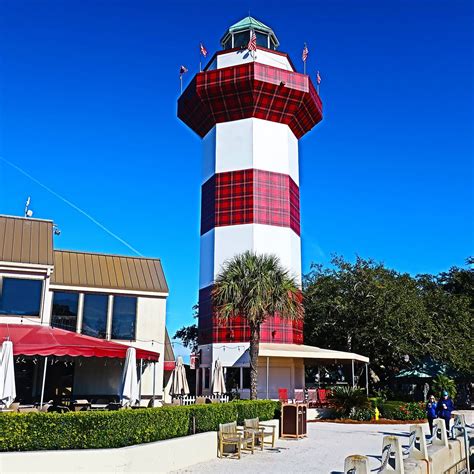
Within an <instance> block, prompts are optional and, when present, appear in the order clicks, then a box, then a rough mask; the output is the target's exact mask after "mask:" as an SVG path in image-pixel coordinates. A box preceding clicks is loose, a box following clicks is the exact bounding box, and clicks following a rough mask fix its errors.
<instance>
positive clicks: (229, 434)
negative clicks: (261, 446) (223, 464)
mask: <svg viewBox="0 0 474 474" xmlns="http://www.w3.org/2000/svg"><path fill="white" fill-rule="evenodd" d="M226 446H235V449H236V454H237V459H240V454H241V451H250V452H251V453H252V454H253V453H254V450H255V436H254V434H253V433H251V432H249V431H245V429H242V428H240V429H239V428H238V427H237V422H236V421H233V422H232V423H223V424H222V423H221V424H219V447H218V452H217V457H219V458H223V457H232V453H230V454H229V453H226V452H225V448H226Z"/></svg>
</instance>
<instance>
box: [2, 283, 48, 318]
mask: <svg viewBox="0 0 474 474" xmlns="http://www.w3.org/2000/svg"><path fill="white" fill-rule="evenodd" d="M42 290H43V281H42V280H26V279H23V278H1V277H0V314H8V315H14V316H39V315H40V308H41V292H42Z"/></svg>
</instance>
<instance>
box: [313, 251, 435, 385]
mask: <svg viewBox="0 0 474 474" xmlns="http://www.w3.org/2000/svg"><path fill="white" fill-rule="evenodd" d="M331 263H332V265H333V268H329V269H324V268H323V267H322V266H320V265H313V266H312V271H311V273H310V274H309V275H307V276H306V277H305V281H304V305H305V342H306V343H307V344H312V345H316V346H322V347H324V348H328V349H336V350H343V351H349V352H356V353H360V354H363V355H365V356H368V357H370V361H371V366H372V369H373V370H374V371H375V373H376V374H377V375H378V376H379V377H381V378H383V377H384V376H385V375H388V374H390V373H394V372H396V370H397V369H398V368H399V367H400V366H401V365H403V364H404V359H406V356H407V355H408V356H409V357H410V358H414V357H415V358H416V357H419V356H421V355H422V354H423V353H424V352H425V347H424V343H425V340H424V337H423V331H424V326H425V316H426V314H425V311H424V307H423V301H422V299H421V297H420V289H419V288H418V286H417V283H416V281H415V280H414V279H413V278H412V277H410V276H409V275H407V274H400V273H397V272H395V271H394V270H390V269H388V268H386V267H385V266H384V265H383V264H381V263H376V262H374V261H373V260H364V259H362V258H357V259H356V262H355V263H354V264H351V263H349V262H347V261H345V260H344V259H343V258H342V257H334V258H333V259H332V262H331Z"/></svg>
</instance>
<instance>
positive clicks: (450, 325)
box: [417, 259, 474, 375]
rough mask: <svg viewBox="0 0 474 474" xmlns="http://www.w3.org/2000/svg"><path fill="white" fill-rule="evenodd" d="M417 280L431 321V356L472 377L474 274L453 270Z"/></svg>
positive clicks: (473, 272) (429, 344)
mask: <svg viewBox="0 0 474 474" xmlns="http://www.w3.org/2000/svg"><path fill="white" fill-rule="evenodd" d="M467 263H468V264H472V259H468V260H467ZM417 281H418V285H419V286H420V288H421V289H422V296H423V302H424V305H425V308H426V311H427V315H428V320H429V324H428V325H429V328H427V334H429V341H428V344H427V347H428V348H429V353H430V356H431V357H433V358H434V359H436V360H438V361H440V362H443V363H445V364H447V365H448V366H449V367H451V368H452V369H455V370H456V371H458V372H459V373H461V374H467V375H469V374H472V373H473V372H474V350H473V349H474V346H473V344H472V338H471V336H470V334H471V332H472V328H473V326H474V324H473V323H474V321H473V314H474V271H473V270H472V269H470V268H468V269H464V268H459V267H452V268H451V269H450V270H449V271H447V272H442V273H440V274H439V275H419V276H418V277H417Z"/></svg>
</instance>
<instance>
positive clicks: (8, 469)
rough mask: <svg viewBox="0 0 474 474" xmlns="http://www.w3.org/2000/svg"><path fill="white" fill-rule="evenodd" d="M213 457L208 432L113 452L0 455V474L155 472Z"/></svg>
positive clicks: (212, 433) (212, 440)
mask: <svg viewBox="0 0 474 474" xmlns="http://www.w3.org/2000/svg"><path fill="white" fill-rule="evenodd" d="M216 455H217V433H216V432H215V431H209V432H207V433H199V434H196V435H191V436H184V437H182V438H173V439H167V440H164V441H157V442H155V443H147V444H139V445H136V446H127V447H125V448H116V449H84V450H64V451H61V450H58V451H26V452H8V453H0V472H1V473H2V474H10V473H20V472H22V473H26V472H27V473H29V474H34V473H39V472H44V473H46V472H47V473H69V472H90V473H99V472H100V473H109V472H110V473H121V472H129V473H132V472H153V473H158V472H169V471H173V470H176V469H183V468H186V467H188V466H191V465H193V464H197V463H200V462H204V461H209V460H211V459H215V457H216Z"/></svg>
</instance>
